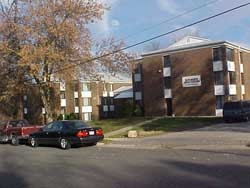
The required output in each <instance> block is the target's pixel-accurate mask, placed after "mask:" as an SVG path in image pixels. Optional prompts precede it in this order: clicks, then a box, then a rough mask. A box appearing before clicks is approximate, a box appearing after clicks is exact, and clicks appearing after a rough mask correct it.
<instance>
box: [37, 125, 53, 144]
mask: <svg viewBox="0 0 250 188" xmlns="http://www.w3.org/2000/svg"><path fill="white" fill-rule="evenodd" d="M52 131H53V122H51V123H49V124H47V125H46V126H44V127H43V130H42V131H40V132H39V133H37V139H38V142H39V143H40V144H51V138H50V137H51V132H52Z"/></svg>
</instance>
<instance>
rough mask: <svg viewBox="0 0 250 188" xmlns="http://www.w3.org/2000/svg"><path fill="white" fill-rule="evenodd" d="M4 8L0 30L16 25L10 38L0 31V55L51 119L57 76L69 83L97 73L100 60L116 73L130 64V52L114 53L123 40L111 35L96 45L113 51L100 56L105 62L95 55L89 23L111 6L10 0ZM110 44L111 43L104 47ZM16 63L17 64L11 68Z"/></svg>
mask: <svg viewBox="0 0 250 188" xmlns="http://www.w3.org/2000/svg"><path fill="white" fill-rule="evenodd" d="M12 5H15V6H12ZM3 7H4V6H2V11H1V19H0V26H1V31H6V30H9V27H11V26H12V25H13V30H10V31H13V32H11V34H10V35H11V36H12V37H9V36H8V37H6V36H5V35H2V34H1V35H0V51H1V52H0V53H3V54H5V55H4V57H8V58H1V63H3V64H4V66H5V67H7V68H9V67H14V68H16V69H17V70H18V71H17V72H18V74H17V75H13V76H11V77H15V76H18V77H17V78H16V80H15V82H14V83H13V84H16V83H17V82H16V81H17V80H18V82H20V83H30V84H31V83H32V84H35V85H36V86H37V87H38V89H39V91H40V95H41V98H42V102H43V105H44V107H45V110H46V116H47V117H46V118H47V120H48V121H50V120H52V118H53V114H54V113H55V111H54V107H53V100H54V97H55V91H54V87H53V81H54V80H53V78H60V79H62V80H65V81H67V80H69V79H73V78H75V77H76V75H79V74H81V75H92V74H93V73H96V71H94V70H96V66H97V64H99V65H100V67H105V68H104V69H105V70H108V71H109V72H112V73H114V72H124V71H128V68H127V67H128V63H126V62H128V61H127V60H128V58H127V57H129V56H127V55H126V53H125V52H124V53H123V52H122V51H119V53H113V52H114V51H117V49H119V48H121V47H122V45H123V43H119V44H115V43H114V40H109V39H107V40H106V41H107V42H103V41H102V42H100V43H99V44H100V45H97V47H98V46H99V47H101V46H102V48H99V49H98V48H97V50H96V54H97V55H103V54H105V53H109V52H112V53H110V54H109V55H108V56H105V58H104V56H103V58H100V59H102V60H103V61H99V60H100V59H99V58H95V57H93V53H92V52H91V50H92V45H93V44H92V41H91V33H90V31H89V29H88V27H87V25H88V23H90V22H95V21H96V20H99V19H101V17H102V15H103V13H104V11H105V10H107V9H108V8H107V7H105V6H104V5H103V4H102V3H100V2H99V1H95V0H87V1H86V0H77V1H75V0H43V1H40V0H32V1H30V0H12V3H11V7H10V8H9V9H8V11H6V9H5V8H3ZM9 10H13V11H9ZM9 17H11V18H13V19H8V18H9ZM16 18H19V19H16ZM12 41H13V44H14V46H12V45H11V42H12ZM106 45H107V46H108V47H106V48H104V46H106ZM110 50H111V51H110ZM117 52H118V51H117ZM6 54H8V55H6ZM13 63H14V65H15V66H11V65H12V64H13ZM10 72H11V73H14V72H16V71H15V70H11V71H10ZM19 73H20V74H19ZM19 75H20V76H19ZM10 80H11V79H10ZM8 85H9V84H8ZM20 88H24V87H20ZM6 90H7V91H9V89H6Z"/></svg>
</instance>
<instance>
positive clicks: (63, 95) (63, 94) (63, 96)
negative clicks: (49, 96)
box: [60, 91, 66, 99]
mask: <svg viewBox="0 0 250 188" xmlns="http://www.w3.org/2000/svg"><path fill="white" fill-rule="evenodd" d="M60 99H66V94H65V92H64V91H61V92H60Z"/></svg>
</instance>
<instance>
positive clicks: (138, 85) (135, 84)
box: [134, 82, 141, 91]
mask: <svg viewBox="0 0 250 188" xmlns="http://www.w3.org/2000/svg"><path fill="white" fill-rule="evenodd" d="M134 90H135V91H141V82H135V83H134Z"/></svg>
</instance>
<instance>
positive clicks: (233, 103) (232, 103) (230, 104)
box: [225, 102, 241, 110]
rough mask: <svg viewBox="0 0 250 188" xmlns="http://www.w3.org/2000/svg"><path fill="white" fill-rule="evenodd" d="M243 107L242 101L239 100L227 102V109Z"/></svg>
mask: <svg viewBox="0 0 250 188" xmlns="http://www.w3.org/2000/svg"><path fill="white" fill-rule="evenodd" d="M239 108H241V103H239V102H230V103H225V109H228V110H230V109H239Z"/></svg>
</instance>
